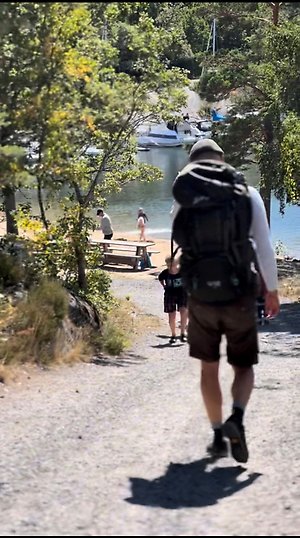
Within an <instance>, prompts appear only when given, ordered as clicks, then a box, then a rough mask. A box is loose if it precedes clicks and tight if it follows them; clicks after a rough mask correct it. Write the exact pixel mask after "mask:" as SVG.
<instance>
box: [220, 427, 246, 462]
mask: <svg viewBox="0 0 300 538" xmlns="http://www.w3.org/2000/svg"><path fill="white" fill-rule="evenodd" d="M222 432H223V435H224V436H225V437H227V438H228V439H229V442H230V448H231V454H232V457H233V458H234V459H235V461H237V462H238V463H247V461H248V458H249V453H248V448H247V445H246V443H245V442H244V440H243V439H242V438H241V433H240V431H239V429H238V427H237V425H236V424H235V423H234V422H233V421H228V422H224V424H223V426H222Z"/></svg>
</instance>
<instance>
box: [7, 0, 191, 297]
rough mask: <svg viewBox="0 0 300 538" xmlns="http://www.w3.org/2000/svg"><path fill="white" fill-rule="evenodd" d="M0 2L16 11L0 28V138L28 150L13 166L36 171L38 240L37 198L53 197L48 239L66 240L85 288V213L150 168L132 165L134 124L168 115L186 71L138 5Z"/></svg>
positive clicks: (180, 99)
mask: <svg viewBox="0 0 300 538" xmlns="http://www.w3.org/2000/svg"><path fill="white" fill-rule="evenodd" d="M1 6H3V7H2V8H1V9H2V15H3V17H4V15H7V16H9V17H10V18H11V19H13V18H14V16H15V17H16V20H14V21H13V22H12V24H11V26H10V25H9V26H8V29H7V31H6V28H5V25H4V24H3V25H2V30H1V31H0V34H1V38H2V42H3V45H4V50H7V51H8V52H7V57H6V60H5V62H6V63H5V70H4V77H3V80H2V79H1V77H0V79H1V80H0V86H1V88H3V89H4V87H6V88H8V92H7V94H8V96H7V97H6V101H5V102H4V103H3V111H4V113H5V114H6V116H5V122H6V123H5V127H6V131H4V129H3V130H2V139H1V140H2V145H3V146H4V144H5V143H6V140H7V137H9V138H10V140H11V141H12V143H15V144H17V143H18V142H19V141H20V142H21V143H22V145H23V146H25V149H26V152H27V153H28V152H30V151H31V154H32V155H31V157H32V158H30V159H27V163H26V164H24V166H23V170H24V171H25V170H28V171H30V173H31V174H32V175H33V176H34V177H35V178H36V186H37V191H38V199H39V205H40V213H41V219H42V222H43V225H44V227H45V228H46V229H47V228H48V232H47V234H48V236H47V241H48V240H49V238H50V234H52V236H53V226H52V225H49V222H48V219H47V204H48V203H51V199H56V200H57V199H60V200H61V209H62V211H63V218H62V221H61V223H60V226H59V228H58V229H56V232H55V237H56V241H58V243H59V242H60V240H59V239H58V237H57V235H58V233H59V231H60V232H61V238H62V240H63V239H64V238H65V239H68V240H70V241H69V247H70V249H71V250H72V249H73V256H74V259H75V261H76V269H74V271H75V273H76V276H77V283H78V286H79V288H80V289H86V288H87V286H88V282H87V278H86V253H87V250H88V237H89V232H90V229H91V219H90V218H89V211H90V209H92V208H94V207H95V206H96V205H98V204H99V203H101V204H102V203H105V197H106V196H107V195H108V194H109V193H111V192H114V191H117V190H119V189H121V188H122V186H123V185H124V184H126V183H127V182H128V181H132V180H135V179H139V180H150V179H156V178H157V177H158V176H159V174H158V172H157V170H155V169H153V168H151V167H148V168H147V169H146V168H145V167H143V166H139V167H138V166H137V162H136V160H135V153H136V137H135V133H136V129H137V127H138V126H139V125H140V124H142V123H144V122H145V121H150V120H155V119H156V120H159V119H168V118H170V117H172V116H174V114H176V111H178V110H179V109H180V107H181V106H182V105H183V104H184V103H185V99H186V96H185V93H184V91H183V90H180V88H181V87H183V86H184V85H185V84H186V78H185V75H184V73H183V72H181V71H180V69H178V68H176V67H173V66H172V65H171V64H170V62H169V61H168V59H167V58H166V56H165V52H164V50H165V44H166V43H167V42H168V39H169V35H168V32H167V31H166V29H164V28H162V27H158V25H156V24H155V22H154V21H153V19H152V18H151V16H150V15H149V14H148V12H147V10H145V9H143V8H142V6H140V5H139V3H134V5H132V6H130V5H129V6H126V3H124V4H122V3H121V4H118V3H107V4H106V3H99V4H97V5H95V4H94V3H88V2H86V3H73V2H70V3H66V2H62V3H60V2H56V3H55V2H54V3H40V4H37V3H30V2H24V3H18V4H17V6H15V4H12V3H5V4H1ZM124 10H125V11H126V10H127V14H126V16H125V17H124V16H123V15H124ZM7 32H9V33H7ZM15 57H17V60H15ZM0 127H1V125H0ZM91 146H95V147H96V148H98V152H97V154H96V155H94V156H91V155H89V154H88V153H86V150H87V148H89V147H91ZM15 151H16V148H15ZM2 153H3V150H2ZM0 158H1V153H0ZM7 159H8V156H7ZM45 192H47V193H48V194H47V200H45V199H44V193H45ZM66 193H67V195H66ZM27 216H28V215H27ZM22 218H23V216H22ZM23 223H24V218H23ZM70 238H71V239H70ZM66 263H67V261H66ZM68 263H70V258H69V262H68ZM69 269H70V267H67V266H66V267H65V268H64V270H65V272H68V270H69ZM72 271H73V269H72Z"/></svg>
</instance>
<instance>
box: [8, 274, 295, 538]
mask: <svg viewBox="0 0 300 538" xmlns="http://www.w3.org/2000/svg"><path fill="white" fill-rule="evenodd" d="M113 286H114V289H115V290H116V293H117V294H118V295H120V296H125V295H130V296H131V297H132V298H133V299H134V300H135V301H136V302H137V303H138V304H139V305H140V306H141V307H142V308H143V309H144V310H146V311H148V312H149V313H151V314H155V315H158V316H160V317H161V318H162V328H161V330H160V331H158V332H159V334H149V335H147V336H146V337H145V338H143V339H142V340H141V341H140V342H139V343H138V344H136V345H135V346H134V348H133V349H132V350H131V352H130V353H128V354H126V357H125V358H124V359H123V360H117V361H109V362H105V364H106V366H104V364H103V361H101V360H99V363H98V364H80V365H76V366H74V367H72V368H69V367H61V368H59V369H56V370H51V371H47V372H41V373H39V374H35V375H33V376H32V378H31V379H29V380H26V381H23V383H22V384H21V385H15V386H10V387H2V388H1V389H0V396H1V399H0V405H1V419H0V427H1V441H0V443H1V459H0V513H1V518H0V535H1V536H4V535H9V536H13V535H17V536H29V535H33V536H57V535H62V536H70V535H75V536H113V535H116V536H125V535H129V536H146V535H149V534H150V535H152V536H195V535H196V536H197V535H198V536H207V535H208V536H217V535H219V534H223V535H225V536H238V535H242V536H252V535H253V534H256V535H260V536H276V535H280V536H285V535H292V536H298V535H299V530H300V518H299V470H300V460H299V429H300V427H299V425H300V420H299V391H298V387H297V383H298V380H299V355H300V337H299V333H300V305H292V304H286V305H284V306H283V308H282V313H281V315H280V316H279V318H278V319H277V320H276V321H273V322H272V324H271V325H270V326H268V331H266V330H265V328H263V329H262V330H261V335H260V337H261V363H260V365H259V366H258V367H257V369H256V371H257V379H256V385H255V390H254V392H253V397H252V399H251V402H250V405H249V409H248V411H247V416H246V426H247V431H248V439H249V450H250V460H249V464H247V466H245V467H241V466H239V465H237V464H236V463H235V462H234V461H233V460H232V459H231V458H227V459H224V460H221V461H220V462H218V463H211V461H210V460H209V459H207V458H206V456H205V446H206V444H207V442H208V440H209V439H210V432H209V426H208V422H207V419H206V417H205V414H204V410H203V406H202V403H201V402H200V397H199V391H198V384H199V364H198V361H196V360H192V359H190V358H189V357H188V348H187V345H186V344H181V343H178V345H175V346H174V347H172V350H171V349H170V347H169V346H168V344H167V342H168V339H167V336H168V334H169V332H168V327H167V324H166V320H165V318H164V315H163V314H162V290H161V289H160V286H159V284H158V282H157V281H155V280H154V277H149V276H148V278H143V279H140V280H138V279H133V278H131V279H123V278H120V277H119V276H118V275H117V276H115V277H114V281H113ZM223 363H224V364H223V367H222V380H223V386H224V389H225V390H224V394H225V402H224V411H225V413H226V414H227V413H228V412H229V410H230V409H229V407H230V399H229V394H230V389H229V386H230V379H231V375H230V370H229V367H228V366H227V364H226V362H225V361H223Z"/></svg>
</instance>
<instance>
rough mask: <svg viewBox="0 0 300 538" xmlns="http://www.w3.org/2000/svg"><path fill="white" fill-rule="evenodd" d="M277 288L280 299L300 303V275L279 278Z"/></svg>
mask: <svg viewBox="0 0 300 538" xmlns="http://www.w3.org/2000/svg"><path fill="white" fill-rule="evenodd" d="M278 287H279V294H280V296H281V297H286V298H288V299H291V300H292V301H298V302H300V275H294V276H291V277H285V278H280V279H279V285H278Z"/></svg>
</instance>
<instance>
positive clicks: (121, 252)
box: [91, 239, 159, 270]
mask: <svg viewBox="0 0 300 538" xmlns="http://www.w3.org/2000/svg"><path fill="white" fill-rule="evenodd" d="M91 245H92V246H100V247H101V249H102V254H103V262H102V263H103V265H110V264H114V265H129V266H131V267H132V268H133V269H135V270H137V269H139V267H141V268H144V269H146V268H147V267H148V268H149V267H151V261H149V260H150V256H151V254H154V253H158V252H159V251H157V250H156V251H154V250H151V249H149V247H152V246H154V245H155V243H153V242H150V241H149V242H148V241H121V240H113V239H102V240H100V241H93V240H92V241H91Z"/></svg>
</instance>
